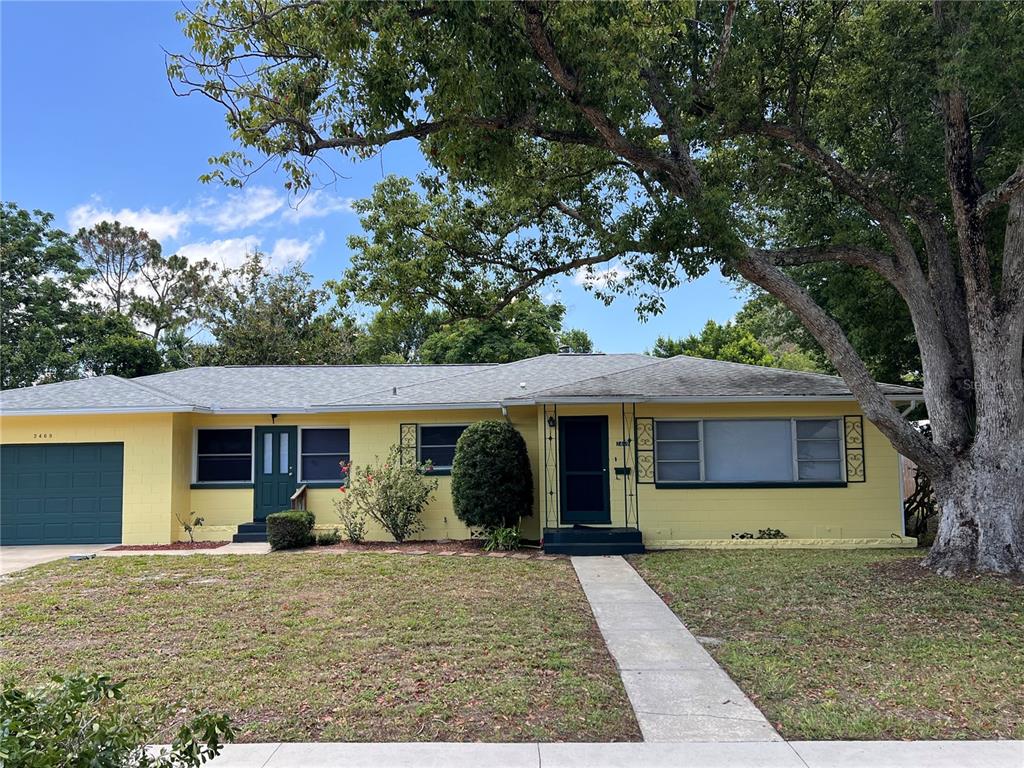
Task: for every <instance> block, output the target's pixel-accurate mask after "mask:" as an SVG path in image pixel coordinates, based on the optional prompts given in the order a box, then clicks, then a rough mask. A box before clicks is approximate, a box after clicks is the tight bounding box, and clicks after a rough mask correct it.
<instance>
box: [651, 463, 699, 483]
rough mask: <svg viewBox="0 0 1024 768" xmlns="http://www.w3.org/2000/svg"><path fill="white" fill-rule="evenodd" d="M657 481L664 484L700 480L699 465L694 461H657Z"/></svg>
mask: <svg viewBox="0 0 1024 768" xmlns="http://www.w3.org/2000/svg"><path fill="white" fill-rule="evenodd" d="M657 479H658V480H661V481H665V482H692V481H695V480H700V464H699V463H697V462H696V461H678V462H677V461H659V462H658V477H657Z"/></svg>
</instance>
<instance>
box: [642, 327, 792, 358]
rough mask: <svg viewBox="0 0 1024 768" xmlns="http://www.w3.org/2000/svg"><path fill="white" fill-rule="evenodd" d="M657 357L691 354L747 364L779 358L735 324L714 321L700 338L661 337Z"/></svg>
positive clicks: (691, 336) (655, 350)
mask: <svg viewBox="0 0 1024 768" xmlns="http://www.w3.org/2000/svg"><path fill="white" fill-rule="evenodd" d="M653 354H654V355H655V356H656V357H674V356H675V355H689V356H690V357H706V358H709V359H711V360H728V361H730V362H733V363H746V364H747V365H766V366H773V365H775V364H776V360H775V358H774V357H772V355H771V353H770V352H769V351H768V350H767V349H765V347H764V346H763V345H762V344H761V343H760V342H759V341H758V340H757V339H755V338H754V336H753V334H751V333H750V331H747V330H744V329H743V328H741V327H739V326H738V325H736V324H734V323H731V322H728V323H725V324H724V325H719V324H718V323H716V322H715V321H714V320H708V321H707V323H706V324H705V325H704V328H703V330H702V331H701V332H700V335H699V336H694V335H692V334H691V335H690V336H687V337H686V338H685V339H669V338H665V337H662V336H659V337H658V340H657V341H656V342H655V344H654V350H653Z"/></svg>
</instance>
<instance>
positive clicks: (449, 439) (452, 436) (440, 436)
mask: <svg viewBox="0 0 1024 768" xmlns="http://www.w3.org/2000/svg"><path fill="white" fill-rule="evenodd" d="M465 429H466V427H465V426H464V425H459V426H455V427H434V426H429V425H424V426H422V427H420V445H455V443H457V442H458V440H459V435H461V434H462V432H463V430H465Z"/></svg>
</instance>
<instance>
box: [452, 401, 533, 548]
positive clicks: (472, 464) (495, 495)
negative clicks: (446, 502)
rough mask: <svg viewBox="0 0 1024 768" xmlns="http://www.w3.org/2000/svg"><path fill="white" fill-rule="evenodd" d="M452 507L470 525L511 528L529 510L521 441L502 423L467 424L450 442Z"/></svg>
mask: <svg viewBox="0 0 1024 768" xmlns="http://www.w3.org/2000/svg"><path fill="white" fill-rule="evenodd" d="M452 506H453V508H454V510H455V514H456V515H457V516H458V518H459V519H460V520H462V522H464V523H465V524H466V525H468V526H470V527H471V528H483V529H484V530H485V531H490V530H492V529H495V528H511V527H515V526H517V525H518V523H519V519H520V518H521V517H525V516H528V515H531V514H532V513H533V474H532V472H531V470H530V457H529V455H528V454H527V451H526V441H525V440H523V436H522V435H521V434H519V432H518V431H517V430H516V428H515V427H513V426H512V425H511V424H509V423H508V422H505V421H497V420H493V421H478V422H476V423H475V424H470V425H469V426H468V427H466V429H465V430H464V431H463V433H462V435H461V436H460V437H459V441H458V442H457V443H456V445H455V459H454V461H453V463H452Z"/></svg>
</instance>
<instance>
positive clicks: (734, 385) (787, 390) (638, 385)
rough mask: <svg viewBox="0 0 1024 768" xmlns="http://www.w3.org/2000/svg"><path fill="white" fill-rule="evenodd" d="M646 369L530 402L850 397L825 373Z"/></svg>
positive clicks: (699, 366) (695, 360)
mask: <svg viewBox="0 0 1024 768" xmlns="http://www.w3.org/2000/svg"><path fill="white" fill-rule="evenodd" d="M647 360H648V363H647V364H646V365H642V366H637V367H633V368H630V369H629V370H626V371H620V372H618V373H612V374H609V375H604V376H596V377H593V378H589V379H583V380H577V381H575V382H572V383H569V384H564V385H562V386H555V387H549V388H547V389H543V390H541V391H539V392H536V393H534V394H533V396H532V397H531V398H530V399H531V400H534V401H538V402H539V401H541V400H543V399H545V398H553V399H563V398H591V399H592V398H602V397H606V398H618V399H623V398H626V399H630V398H632V399H637V400H658V399H686V398H693V399H703V398H707V399H728V398H747V397H755V398H764V397H778V398H782V399H785V398H789V397H835V398H837V399H838V398H849V397H851V396H852V395H851V394H850V389H849V387H847V386H846V383H845V382H844V381H843V380H842V379H841V378H840V377H838V376H827V375H825V374H821V373H806V372H804V371H789V370H785V369H783V368H765V367H762V366H757V365H745V364H743V363H729V362H724V361H722V360H706V359H704V358H700V357H686V356H685V355H680V356H678V357H671V358H668V359H666V360H657V361H653V360H652V359H651V358H647ZM881 387H882V390H883V391H884V392H885V393H886V394H889V395H902V394H905V395H908V396H918V397H920V395H921V390H920V389H915V388H914V387H905V386H902V385H899V384H882V385H881Z"/></svg>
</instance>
